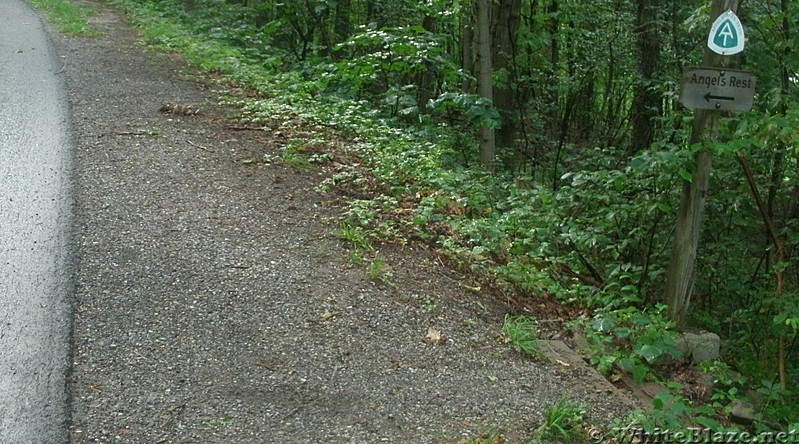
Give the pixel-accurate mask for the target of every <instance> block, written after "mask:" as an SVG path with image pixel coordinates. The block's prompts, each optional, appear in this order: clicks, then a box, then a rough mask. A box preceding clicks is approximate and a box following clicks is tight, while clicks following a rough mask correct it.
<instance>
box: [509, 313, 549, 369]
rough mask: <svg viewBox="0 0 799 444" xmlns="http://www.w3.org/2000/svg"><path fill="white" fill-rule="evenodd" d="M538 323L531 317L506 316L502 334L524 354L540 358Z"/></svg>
mask: <svg viewBox="0 0 799 444" xmlns="http://www.w3.org/2000/svg"><path fill="white" fill-rule="evenodd" d="M537 327H538V323H537V322H536V320H535V319H534V318H531V317H529V316H524V315H519V316H513V315H510V314H508V315H506V316H505V320H504V322H503V323H502V334H503V335H504V336H505V340H506V341H507V342H510V343H511V344H513V345H514V346H515V347H517V348H518V349H519V350H521V351H522V352H523V353H525V354H527V355H530V356H532V357H533V358H539V357H540V356H541V353H540V352H539V351H538V335H537V332H536V330H537Z"/></svg>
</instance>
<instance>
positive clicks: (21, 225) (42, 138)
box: [0, 0, 75, 444]
mask: <svg viewBox="0 0 799 444" xmlns="http://www.w3.org/2000/svg"><path fill="white" fill-rule="evenodd" d="M61 68H62V64H61V62H60V61H59V59H58V57H57V56H56V54H55V51H54V50H53V47H52V45H51V42H50V41H49V38H48V36H47V33H46V31H45V29H44V27H43V25H42V22H41V20H40V19H39V17H38V15H36V14H35V13H34V12H33V11H32V10H31V9H30V8H29V7H28V6H27V5H26V4H25V3H24V2H23V1H22V0H2V1H0V443H14V444H22V443H63V442H66V441H67V439H68V436H67V428H68V414H67V412H68V409H67V399H68V397H67V393H66V374H67V371H68V368H69V356H70V341H69V337H70V331H71V320H70V317H71V313H72V300H73V299H74V292H75V290H74V279H73V272H72V270H73V267H72V265H71V264H72V261H73V255H72V253H71V247H70V245H71V244H72V242H71V232H72V225H73V223H72V207H73V205H72V201H73V197H72V185H71V181H72V179H71V171H72V148H71V141H70V136H69V125H68V109H67V104H66V99H65V88H64V84H63V79H62V76H61V75H60V74H59V71H60V70H61Z"/></svg>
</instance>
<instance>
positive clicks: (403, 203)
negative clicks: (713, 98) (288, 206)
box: [110, 0, 799, 432]
mask: <svg viewBox="0 0 799 444" xmlns="http://www.w3.org/2000/svg"><path fill="white" fill-rule="evenodd" d="M110 3H112V4H116V5H117V6H120V7H122V8H124V9H125V10H126V11H127V12H128V14H129V15H130V16H131V17H132V18H133V19H134V20H136V21H137V22H138V23H139V24H140V25H142V26H143V29H144V35H145V38H146V39H147V40H148V42H149V43H151V44H155V45H158V46H161V47H166V48H171V49H175V50H180V51H181V52H182V53H183V54H184V55H185V56H186V58H187V59H188V60H189V61H190V62H192V63H194V64H196V65H198V66H200V67H202V68H204V69H206V70H208V71H210V72H213V73H215V74H218V75H219V76H220V77H223V78H224V79H226V80H225V81H228V82H229V81H233V82H236V84H237V85H240V86H243V87H246V88H247V90H248V91H250V92H251V93H250V94H248V96H246V97H244V96H241V95H239V96H231V97H229V98H227V99H226V100H227V101H228V102H229V103H231V104H235V105H237V106H239V107H240V109H241V115H240V118H241V119H242V120H243V121H246V122H248V123H253V124H257V123H259V122H268V121H269V120H270V119H272V118H274V116H286V115H289V116H292V118H295V119H300V120H304V121H313V122H318V123H322V124H324V125H326V126H327V127H329V128H331V129H332V130H333V131H335V132H336V133H337V134H338V135H340V136H341V137H345V138H347V139H349V140H352V142H353V143H352V146H351V149H352V150H353V152H354V153H357V159H358V161H357V162H351V163H338V162H336V163H335V168H336V173H335V174H334V175H332V176H331V177H329V178H328V179H326V180H325V181H324V182H323V183H322V184H320V186H319V191H320V192H326V191H327V190H330V189H332V188H338V189H349V190H364V189H366V190H368V192H358V194H357V197H358V198H355V199H353V200H352V201H351V203H350V206H349V209H348V211H347V213H346V218H345V220H344V221H343V222H342V232H343V233H345V234H346V235H347V236H348V237H349V238H350V239H359V240H360V241H362V242H363V245H364V246H365V247H367V248H363V249H362V250H363V251H364V252H365V253H362V254H365V255H371V258H370V264H371V266H372V267H375V266H376V264H378V265H379V263H380V262H379V257H377V255H378V254H379V253H377V252H376V251H375V250H372V249H370V248H368V246H369V245H370V243H372V242H397V243H404V242H408V241H423V242H426V243H427V244H429V245H431V246H432V247H433V248H435V249H436V250H437V251H439V252H440V253H442V254H444V255H446V256H447V257H448V258H449V259H450V260H451V261H452V263H453V264H455V265H457V266H459V267H461V268H463V269H465V270H469V271H470V272H472V273H474V275H476V276H479V278H480V280H481V282H482V284H483V285H492V286H495V287H497V288H502V289H505V290H506V291H508V292H513V293H514V294H515V295H518V296H519V297H523V298H551V297H554V298H556V299H557V300H558V301H560V303H562V304H564V305H565V306H567V307H571V308H572V312H573V313H575V314H579V316H575V317H574V319H572V320H570V321H569V322H568V326H569V327H571V328H574V329H579V330H581V331H583V333H584V334H586V336H588V337H589V339H590V340H591V341H592V343H593V350H594V355H593V358H592V363H593V364H594V365H595V366H596V367H597V368H598V369H599V370H600V371H603V372H606V373H609V372H614V371H624V372H629V373H630V374H632V375H633V376H634V377H635V379H636V380H639V381H641V380H644V379H647V378H649V379H657V378H659V377H660V376H662V372H661V371H660V370H659V368H658V367H659V366H662V363H663V362H664V359H663V358H664V357H665V356H666V355H675V356H678V355H679V352H678V351H677V350H676V347H675V341H674V339H675V337H676V335H677V334H678V330H679V331H684V330H706V331H710V332H715V333H717V334H718V335H719V336H721V338H722V359H720V360H717V361H715V362H712V363H705V364H703V366H702V367H701V369H702V370H703V371H705V372H707V373H709V374H711V375H712V376H713V378H714V379H715V380H716V382H715V385H714V388H713V392H712V393H710V394H708V395H707V396H706V397H704V398H703V399H688V397H686V396H685V395H684V394H681V393H682V392H680V390H679V388H680V387H679V386H678V385H674V384H672V385H671V387H672V388H673V389H674V391H673V392H671V393H666V394H662V395H659V397H658V398H657V402H656V403H655V411H653V412H650V413H649V414H648V415H647V416H646V419H645V421H644V425H645V426H646V427H649V428H654V427H670V428H672V429H674V428H675V427H681V426H686V425H697V424H700V425H702V426H706V427H711V428H713V429H716V430H724V429H725V428H727V427H730V426H731V425H730V424H729V423H727V422H725V421H724V420H723V418H725V417H726V416H725V415H726V413H728V411H729V409H730V405H731V402H732V401H736V400H746V401H748V402H752V403H753V404H754V405H755V406H756V414H755V421H754V423H753V424H752V425H751V426H750V429H751V430H752V431H758V432H759V431H767V430H788V428H789V427H790V429H791V430H793V429H799V424H797V418H799V388H797V387H796V384H795V382H796V381H798V380H799V357H797V347H799V346H797V342H799V258H797V257H796V255H795V252H796V247H797V245H798V244H799V230H798V229H797V228H799V149H798V148H799V100H797V99H798V97H797V87H798V86H799V79H798V78H797V72H798V70H799V56H798V55H797V52H796V51H795V50H794V48H796V47H799V37H797V32H796V30H795V29H793V28H794V25H795V24H796V23H799V4H797V3H796V2H790V1H788V0H746V1H743V2H739V1H735V2H734V3H735V5H736V7H737V9H738V16H739V17H740V19H741V21H742V22H743V24H744V27H745V29H746V33H747V42H746V50H745V51H744V52H743V53H742V54H739V55H738V56H735V57H734V58H730V62H731V65H735V66H729V67H730V68H732V67H740V68H741V69H745V70H747V71H750V72H752V73H753V74H755V75H756V76H757V90H756V95H755V99H754V107H753V108H752V110H750V111H748V112H744V113H720V119H719V121H718V123H717V124H716V125H715V126H714V128H712V137H711V138H710V139H708V140H702V141H700V142H696V141H692V139H691V128H692V123H693V121H694V112H693V111H691V110H688V109H686V108H684V107H683V106H682V105H681V104H680V103H679V100H678V95H679V90H680V79H681V77H682V72H683V70H684V69H685V68H686V67H687V66H697V65H701V64H702V59H703V54H704V52H705V50H706V42H707V33H708V30H709V28H710V18H711V2H710V1H705V0H689V1H684V0H681V1H677V0H668V1H659V2H658V1H655V0H596V1H590V2H588V1H583V0H528V1H521V0H490V1H489V0H477V1H474V2H471V1H463V0H425V1H412V0H297V1H285V2H283V1H275V0H160V1H155V0H110ZM739 3H740V5H739ZM324 137H325V135H324V134H320V135H319V139H318V140H310V141H309V140H297V141H292V142H291V143H290V144H289V145H288V146H287V147H286V149H285V151H284V154H285V155H284V158H283V160H284V161H292V162H294V163H295V164H296V165H300V166H301V165H306V166H308V165H313V164H314V163H320V162H330V161H331V156H330V155H329V154H326V153H325V152H324V150H321V151H319V152H308V151H307V150H306V149H305V148H306V147H308V146H313V145H318V146H325V145H326V142H325V140H324ZM489 138H490V139H491V143H490V146H488V147H487V144H486V141H487V140H488V139H489ZM311 151H314V150H311ZM699 153H705V154H709V155H712V159H713V170H712V175H711V176H710V181H709V185H708V188H707V190H706V192H704V193H703V197H704V199H705V202H704V220H703V222H702V226H703V227H704V229H703V230H702V231H701V238H700V240H699V248H698V250H697V252H696V256H695V266H694V267H693V274H692V276H690V278H691V281H690V282H691V285H690V286H689V291H688V293H687V295H686V298H687V300H686V305H685V306H684V307H680V309H679V310H670V309H669V302H670V301H669V300H667V298H665V297H664V294H666V289H667V286H668V285H669V282H668V279H667V274H668V273H667V270H668V268H669V261H670V258H671V257H672V256H673V255H674V254H675V251H674V249H673V243H674V236H675V225H676V221H677V218H678V208H679V207H680V199H681V193H682V190H683V188H684V187H687V186H689V185H690V183H691V181H692V180H695V179H694V174H695V172H696V170H697V161H696V159H698V158H699V156H698V154H699ZM378 268H379V267H378ZM688 301H689V302H690V304H688V303H687V302H688ZM792 382H793V383H792Z"/></svg>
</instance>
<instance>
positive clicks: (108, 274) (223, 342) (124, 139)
mask: <svg viewBox="0 0 799 444" xmlns="http://www.w3.org/2000/svg"><path fill="white" fill-rule="evenodd" d="M92 4H93V6H94V7H95V8H96V9H97V10H98V11H99V15H98V16H97V17H96V18H95V19H94V25H95V26H97V27H98V28H99V29H100V30H101V31H102V33H103V34H102V36H101V37H96V38H73V37H56V41H57V46H58V48H59V51H60V54H61V56H62V57H63V60H64V63H65V68H64V75H65V76H66V77H67V83H68V86H69V97H70V105H71V109H72V116H73V117H72V122H73V127H74V138H75V144H76V148H75V150H76V151H75V157H76V159H75V160H76V165H77V171H76V182H77V183H76V188H77V198H76V199H77V207H76V215H77V224H78V226H77V233H76V239H77V243H78V245H77V249H78V251H79V267H78V276H77V281H78V290H77V305H76V307H77V309H76V319H75V327H74V358H73V361H74V365H73V373H72V375H71V384H70V388H71V397H72V424H73V426H72V428H71V430H70V433H71V437H72V442H73V443H83V442H131V443H133V442H136V443H161V442H202V443H215V442H219V443H222V442H224V443H231V442H235V443H262V442H282V443H291V442H296V443H309V442H320V443H321V442H359V443H366V442H370V443H371V442H408V443H410V442H413V443H422V442H457V441H458V440H460V439H463V438H465V437H470V436H476V435H477V434H478V433H479V432H481V431H484V430H486V429H490V428H493V427H497V428H500V429H502V430H505V431H506V432H507V433H508V436H511V437H513V436H516V437H522V436H525V435H526V434H527V433H528V432H529V431H530V430H531V429H533V428H535V427H536V426H537V425H538V424H539V423H540V420H541V412H542V410H543V409H545V408H546V407H547V406H549V405H551V404H553V403H554V402H556V401H557V400H559V399H561V398H564V397H568V398H572V399H574V400H576V401H578V402H586V403H587V404H588V405H589V406H590V409H589V415H590V417H591V418H592V419H594V420H596V421H599V422H604V421H606V420H607V419H608V418H610V417H614V416H618V415H623V414H625V413H626V412H627V411H628V410H629V408H628V407H627V406H626V405H625V404H624V402H623V401H621V400H617V399H614V398H612V397H608V396H601V397H597V396H596V392H595V390H596V389H595V388H594V387H593V386H592V385H591V384H587V383H586V381H585V380H583V379H582V378H580V377H578V376H575V377H571V376H569V375H564V374H563V373H562V372H561V371H560V370H559V365H558V364H556V363H555V364H549V363H544V362H535V361H533V360H530V359H528V358H525V357H523V356H521V355H520V354H519V353H517V352H516V351H514V350H512V349H511V348H510V347H508V346H507V345H505V344H502V343H501V341H500V328H501V321H502V317H503V316H504V314H505V312H507V311H509V310H510V309H511V308H510V307H508V306H506V305H504V304H503V303H502V302H501V301H502V300H503V299H502V298H501V297H499V296H498V295H493V294H490V293H489V292H487V291H485V290H482V291H480V292H475V291H473V289H471V288H467V287H470V285H464V281H463V280H462V277H461V276H459V274H458V273H456V272H453V270H451V269H449V268H447V267H446V266H445V265H444V264H443V263H442V262H441V261H440V260H439V259H438V258H437V257H436V256H435V255H433V254H431V253H430V252H429V251H427V250H426V249H425V248H424V247H421V246H418V245H409V246H404V247H403V246H396V245H390V246H385V247H384V248H382V249H381V251H380V253H381V256H382V257H384V258H385V260H386V267H387V268H386V272H387V273H389V274H390V284H386V283H384V282H380V281H376V280H373V279H370V278H369V276H368V275H367V273H366V272H365V271H364V270H363V268H362V267H356V266H353V265H351V263H350V261H349V259H348V258H349V256H350V252H349V251H348V250H347V248H346V246H345V245H344V244H343V243H342V242H341V240H340V239H339V238H337V237H336V236H335V235H334V233H335V231H336V229H337V227H338V215H339V214H340V212H341V208H342V207H341V203H342V199H343V197H342V196H340V195H337V194H336V193H328V194H320V193H318V192H316V191H315V190H314V189H315V187H316V185H317V184H318V183H319V182H320V181H321V180H322V179H323V177H324V175H325V174H326V172H325V169H324V168H317V169H315V170H312V171H304V170H301V169H296V168H292V167H290V166H287V165H286V164H285V163H284V162H281V161H279V154H280V152H281V149H282V148H283V147H284V146H285V144H286V141H287V140H288V139H289V138H292V137H293V135H292V134H290V133H288V132H289V131H293V130H291V129H290V128H286V127H283V126H282V125H283V122H281V121H275V122H273V123H272V124H270V125H269V128H268V130H261V131H255V130H251V129H243V128H237V127H236V126H237V125H236V124H235V123H233V122H231V121H230V120H229V119H228V117H229V115H230V113H231V112H232V110H230V109H227V108H224V107H221V106H219V105H217V103H218V102H217V96H216V92H215V91H214V87H213V86H208V85H204V84H202V83H196V82H191V81H187V80H185V79H186V78H187V77H188V76H187V74H188V73H189V70H188V68H187V67H186V66H185V65H184V64H183V63H182V62H181V61H180V59H179V58H177V57H175V56H173V55H165V54H157V53H154V52H149V51H145V49H144V48H143V46H142V44H141V43H140V41H139V37H138V35H137V34H136V32H134V30H132V29H131V28H130V27H128V26H127V25H125V23H124V21H123V20H121V19H120V18H119V17H118V16H117V15H115V13H113V12H112V11H110V10H109V9H108V8H107V7H106V6H104V5H102V4H94V3H92ZM167 104H172V105H170V106H169V107H166V108H165V106H166V105H167ZM175 104H178V105H179V106H183V107H184V108H180V107H177V108H176V107H175V106H176V105H175ZM170 110H171V111H170ZM176 110H177V111H180V112H176ZM192 110H199V112H196V113H195V112H193V111H192ZM183 111H192V112H183ZM253 159H254V161H253ZM263 159H276V160H275V161H263ZM466 284H468V282H466ZM431 329H433V330H435V331H436V332H439V333H440V337H438V338H437V339H436V340H430V338H429V337H428V336H429V334H430V330H431ZM511 441H512V440H511Z"/></svg>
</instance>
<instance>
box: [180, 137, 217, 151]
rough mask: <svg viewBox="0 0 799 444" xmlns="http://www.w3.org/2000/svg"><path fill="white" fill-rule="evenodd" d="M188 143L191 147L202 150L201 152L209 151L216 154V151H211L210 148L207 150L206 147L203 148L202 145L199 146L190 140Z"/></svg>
mask: <svg viewBox="0 0 799 444" xmlns="http://www.w3.org/2000/svg"><path fill="white" fill-rule="evenodd" d="M186 142H187V143H188V144H189V145H191V146H193V147H197V148H199V149H201V150H203V151H208V152H209V153H213V152H214V150H212V149H210V148H206V147H204V146H202V145H198V144H196V143H194V142H192V141H191V140H188V139H187V140H186Z"/></svg>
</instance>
